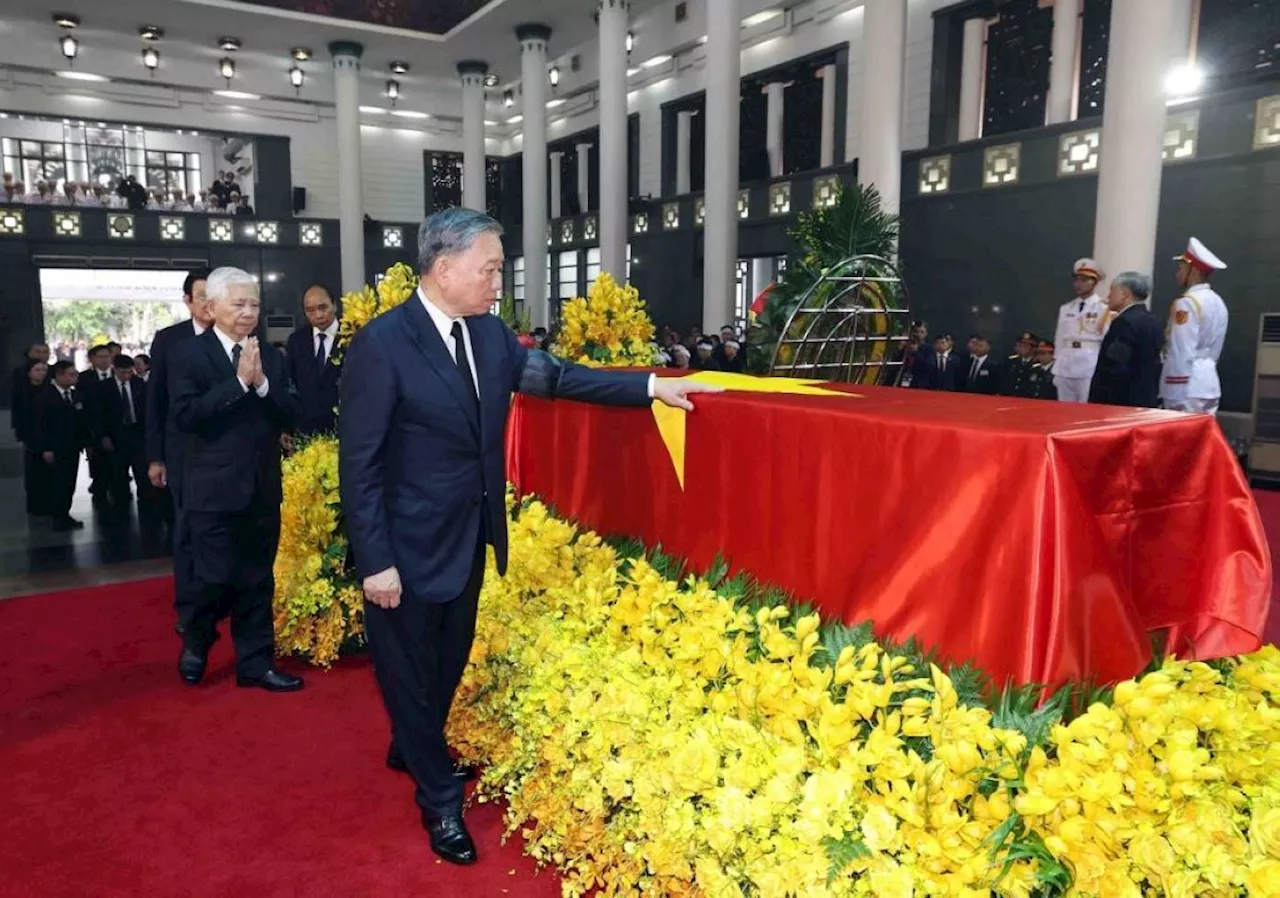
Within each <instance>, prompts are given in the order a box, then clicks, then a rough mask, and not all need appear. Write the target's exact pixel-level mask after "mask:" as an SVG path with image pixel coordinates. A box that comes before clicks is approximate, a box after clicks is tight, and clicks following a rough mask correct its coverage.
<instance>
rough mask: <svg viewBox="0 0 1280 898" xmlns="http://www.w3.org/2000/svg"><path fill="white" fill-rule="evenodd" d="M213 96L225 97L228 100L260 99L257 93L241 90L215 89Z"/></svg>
mask: <svg viewBox="0 0 1280 898" xmlns="http://www.w3.org/2000/svg"><path fill="white" fill-rule="evenodd" d="M213 93H214V95H215V96H219V97H226V98H227V99H228V100H261V99H262V97H261V96H260V95H259V94H251V93H246V92H245V91H243V90H215V91H214V92H213Z"/></svg>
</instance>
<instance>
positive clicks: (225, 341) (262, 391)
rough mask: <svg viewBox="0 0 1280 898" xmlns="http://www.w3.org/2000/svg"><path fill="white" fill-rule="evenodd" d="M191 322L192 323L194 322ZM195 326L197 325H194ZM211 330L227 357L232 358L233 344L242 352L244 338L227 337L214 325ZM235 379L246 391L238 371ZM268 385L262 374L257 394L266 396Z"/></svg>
mask: <svg viewBox="0 0 1280 898" xmlns="http://www.w3.org/2000/svg"><path fill="white" fill-rule="evenodd" d="M192 323H193V324H194V322H192ZM196 326H197V327H199V325H196ZM213 332H214V333H215V334H217V335H218V342H219V343H221V344H222V349H223V351H224V352H226V354H227V358H229V359H230V358H232V355H231V348H232V347H233V346H239V347H240V351H241V352H244V344H245V341H244V340H232V339H231V338H230V337H228V336H227V335H226V334H224V333H223V332H222V331H220V330H218V329H217V328H216V327H215V328H214V329H213ZM232 364H234V361H233V362H232ZM236 380H238V381H240V386H242V387H244V391H245V392H246V393H248V392H249V385H248V384H247V383H245V382H244V380H243V379H242V378H241V377H240V375H239V374H238V373H237V374H236ZM270 386H271V382H270V381H269V380H267V378H266V376H265V375H264V376H263V378H262V383H261V384H260V385H259V386H258V389H257V390H256V392H257V394H258V395H259V396H266V395H267V388H268V387H270Z"/></svg>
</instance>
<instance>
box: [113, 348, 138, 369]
mask: <svg viewBox="0 0 1280 898" xmlns="http://www.w3.org/2000/svg"><path fill="white" fill-rule="evenodd" d="M111 367H113V368H120V369H122V370H123V369H124V368H132V367H133V356H131V355H125V354H124V353H123V352H122V353H120V354H119V355H118V356H116V360H115V363H114V364H112V366H111Z"/></svg>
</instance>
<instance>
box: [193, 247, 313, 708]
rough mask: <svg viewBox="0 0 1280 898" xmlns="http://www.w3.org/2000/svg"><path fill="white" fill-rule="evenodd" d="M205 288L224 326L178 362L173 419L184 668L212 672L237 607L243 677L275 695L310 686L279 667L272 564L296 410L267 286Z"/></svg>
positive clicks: (226, 277) (240, 280)
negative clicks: (185, 608)
mask: <svg viewBox="0 0 1280 898" xmlns="http://www.w3.org/2000/svg"><path fill="white" fill-rule="evenodd" d="M205 289H206V291H207V293H208V297H209V302H210V304H211V306H212V312H213V318H214V324H213V327H212V328H210V329H209V330H207V331H205V332H204V333H203V334H201V335H200V336H198V337H196V338H195V339H194V340H191V341H188V342H185V343H183V344H181V349H180V351H179V352H176V353H174V355H173V357H172V358H171V359H170V360H169V390H170V392H171V394H172V399H171V404H172V408H171V411H172V414H173V419H174V423H175V424H176V425H177V428H178V430H179V432H180V433H181V434H182V435H183V437H184V438H185V439H186V441H187V446H186V449H185V451H184V454H183V458H182V479H181V484H182V498H181V499H180V500H179V504H180V507H181V508H182V515H183V519H184V520H183V527H184V528H185V529H186V530H187V531H188V539H189V540H190V545H191V555H192V558H193V559H194V562H195V563H194V569H193V570H194V582H193V587H194V589H193V595H194V599H195V605H194V607H193V608H192V609H191V613H190V614H189V616H188V618H187V621H186V626H185V628H184V631H183V649H182V654H181V656H180V657H179V659H178V673H179V674H180V675H181V677H182V679H183V681H184V682H185V683H187V684H188V685H191V686H194V685H197V684H198V683H199V682H200V680H201V679H202V678H203V677H204V672H205V665H206V663H207V659H208V653H209V647H210V646H211V645H212V644H213V641H214V639H215V638H216V634H217V627H218V622H219V621H220V620H221V619H222V618H223V617H226V616H227V615H228V614H230V617H231V638H232V640H233V641H234V642H235V648H236V684H237V685H239V686H257V687H261V688H263V689H266V690H268V691H271V692H292V691H295V690H298V689H301V688H302V679H301V678H300V677H295V676H292V675H290V674H286V673H281V672H280V671H277V670H276V669H275V668H274V667H273V665H272V656H273V654H274V651H273V650H274V643H275V634H274V632H273V628H272V617H271V598H272V595H273V593H274V591H275V580H274V577H273V574H272V566H273V565H274V563H275V557H276V547H277V544H278V542H279V538H280V500H281V489H280V435H281V434H282V433H284V432H285V431H287V430H288V429H289V428H291V427H292V426H293V423H294V420H295V419H296V417H297V411H298V410H297V396H296V395H294V393H293V390H292V387H291V386H290V384H289V377H288V375H287V374H286V373H285V367H284V360H283V359H281V358H280V354H279V353H278V352H277V351H276V350H275V349H273V348H272V347H270V346H261V345H260V344H259V343H258V340H257V338H255V337H253V336H252V334H253V333H254V331H255V330H256V329H257V327H258V317H259V299H258V285H257V282H256V281H254V279H253V278H252V277H250V276H249V274H247V273H246V272H244V271H241V270H240V269H238V268H219V269H217V270H215V271H214V272H213V273H212V274H210V275H209V279H208V281H207V282H206V285H205Z"/></svg>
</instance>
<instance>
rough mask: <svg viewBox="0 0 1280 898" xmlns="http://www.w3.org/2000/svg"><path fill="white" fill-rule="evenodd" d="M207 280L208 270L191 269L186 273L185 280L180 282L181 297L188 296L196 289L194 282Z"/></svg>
mask: <svg viewBox="0 0 1280 898" xmlns="http://www.w3.org/2000/svg"><path fill="white" fill-rule="evenodd" d="M207 280H209V269H207V268H193V269H191V270H190V271H188V272H187V278H186V280H184V281H183V282H182V295H183V296H190V295H191V291H192V290H194V289H195V288H196V281H207Z"/></svg>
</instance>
